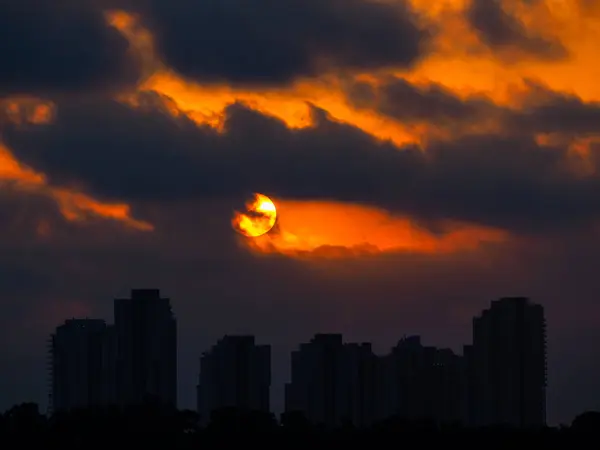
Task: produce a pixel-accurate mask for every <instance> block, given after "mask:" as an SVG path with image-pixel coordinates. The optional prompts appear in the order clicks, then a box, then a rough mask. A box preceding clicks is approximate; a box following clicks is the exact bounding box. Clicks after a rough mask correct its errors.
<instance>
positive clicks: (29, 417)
mask: <svg viewBox="0 0 600 450" xmlns="http://www.w3.org/2000/svg"><path fill="white" fill-rule="evenodd" d="M199 419H200V417H199V416H198V414H197V413H196V412H195V411H191V410H176V409H174V408H169V407H165V406H162V405H160V404H157V403H147V404H144V405H140V406H132V407H126V408H119V407H104V408H90V409H81V410H73V411H69V412H57V413H55V414H53V415H52V416H51V417H47V416H45V415H44V414H42V413H40V410H39V408H38V405H37V404H35V403H22V404H20V405H16V406H14V407H12V408H10V409H9V410H8V411H6V412H5V413H4V414H2V415H1V416H0V433H1V434H2V435H3V436H4V437H8V436H10V435H19V443H20V444H21V445H23V444H26V443H28V442H31V441H39V442H41V441H43V443H44V446H52V445H58V446H60V447H61V448H88V447H95V446H98V445H113V444H116V443H118V442H119V441H120V440H122V439H123V436H127V435H129V436H135V439H136V440H135V441H132V442H134V443H136V445H140V444H145V443H146V441H147V442H148V444H152V445H153V444H168V445H169V448H182V449H184V448H197V447H198V446H199V445H200V444H201V443H202V442H203V440H205V439H209V438H211V437H218V439H219V440H221V442H222V440H223V439H225V440H227V439H231V440H233V441H235V440H236V439H239V435H240V434H245V435H251V434H254V435H260V436H261V438H260V439H263V440H264V439H275V440H277V441H279V443H290V444H298V443H299V442H301V441H299V440H301V439H304V438H306V437H310V439H317V441H318V440H319V439H327V440H328V442H329V443H332V442H333V443H335V441H336V440H337V441H338V442H356V440H357V439H371V438H373V437H375V436H376V435H378V434H387V433H390V432H393V433H413V434H414V433H425V434H431V433H435V434H439V433H442V434H447V435H454V436H458V435H464V436H467V435H468V436H476V437H481V438H486V439H487V438H488V437H493V438H494V439H496V438H495V436H497V437H498V438H500V439H501V438H503V437H510V436H522V435H523V434H529V435H534V436H536V437H537V438H538V439H541V440H542V441H544V442H545V441H546V440H550V439H552V441H553V442H555V439H556V438H559V437H565V436H568V435H570V434H573V433H579V432H592V433H600V412H597V411H588V412H585V413H582V414H580V415H578V416H577V417H576V418H575V419H574V420H573V422H572V424H571V425H570V426H560V427H546V428H543V429H538V430H523V429H511V428H508V427H503V426H496V427H488V428H481V429H473V428H466V427H462V426H461V425H460V424H437V423H435V422H434V421H431V420H426V419H423V420H417V421H415V420H413V421H408V420H404V419H402V418H399V417H392V418H389V419H387V420H385V421H383V422H380V423H377V424H375V425H374V426H372V427H370V428H369V429H357V428H355V427H353V426H352V424H350V423H347V424H345V425H342V426H341V427H339V428H337V429H325V428H323V427H320V426H318V425H317V426H315V425H311V424H310V423H309V422H308V421H307V420H306V418H305V417H304V416H303V415H302V414H301V413H284V414H282V416H281V420H279V421H278V420H276V418H275V415H274V414H272V413H264V412H256V411H245V410H240V409H235V408H229V409H221V410H218V411H214V412H213V414H212V415H211V419H210V422H209V424H208V425H207V426H206V427H200V425H199V422H200V421H199ZM267 436H268V437H267ZM363 442H364V441H363ZM538 442H539V440H538ZM241 443H243V441H242V442H241Z"/></svg>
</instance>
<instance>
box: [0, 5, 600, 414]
mask: <svg viewBox="0 0 600 450" xmlns="http://www.w3.org/2000/svg"><path fill="white" fill-rule="evenodd" d="M0 42H1V44H0V58H1V59H2V60H1V62H0V204H1V209H0V230H1V231H2V233H1V234H0V247H1V249H0V250H1V251H0V299H1V300H0V301H1V302H2V310H1V312H2V314H1V315H0V384H1V385H2V387H3V389H2V391H1V392H0V410H4V409H6V408H8V407H9V406H11V405H12V404H14V403H16V402H21V401H36V402H39V403H40V404H41V405H42V407H45V404H46V374H45V368H46V354H45V352H46V347H45V339H46V338H47V336H48V335H49V333H51V332H52V330H53V329H54V328H55V327H56V326H57V325H59V324H60V323H61V322H62V321H64V320H65V319H67V318H71V317H86V316H87V317H99V318H106V319H107V320H108V321H112V299H113V298H115V297H120V296H123V295H127V294H128V292H129V290H130V289H131V288H143V287H148V288H152V287H156V288H160V289H161V291H162V293H163V294H164V295H165V296H168V297H170V298H171V299H172V302H173V305H174V309H175V313H176V315H177V317H178V321H179V347H180V348H179V359H180V363H179V377H180V386H179V403H180V405H179V406H180V407H193V406H194V405H195V384H196V379H197V372H198V356H199V355H200V353H201V352H202V351H204V350H206V349H207V348H208V347H209V346H210V345H211V344H212V343H213V341H215V340H216V339H217V338H218V337H220V336H221V335H223V334H225V333H253V334H256V335H257V339H258V341H259V342H261V343H271V344H272V345H273V358H274V359H273V372H274V388H273V391H272V392H273V394H272V396H273V399H274V403H275V406H276V408H278V407H279V406H278V405H280V404H281V399H282V394H281V391H282V385H283V383H284V382H285V381H286V380H287V377H288V372H289V368H288V365H289V361H288V357H289V351H290V350H291V349H292V348H293V346H295V345H296V344H297V343H299V342H302V341H306V340H308V339H309V338H310V337H311V336H312V335H313V334H314V333H315V332H343V333H344V334H345V335H346V338H347V339H348V340H351V341H352V340H360V341H373V342H374V343H375V346H376V348H377V350H378V351H380V352H384V351H387V350H388V349H389V347H390V346H391V345H393V344H394V343H395V342H396V341H397V340H398V339H399V338H400V337H402V335H404V334H421V335H422V339H423V341H424V343H425V344H428V345H436V346H449V347H451V348H453V349H454V350H455V351H457V352H462V345H463V344H467V343H469V342H470V341H471V318H472V317H473V316H474V315H476V314H478V313H479V312H480V311H481V310H482V309H483V308H486V307H488V306H489V303H490V301H491V300H494V299H495V298H498V297H501V296H512V295H524V296H530V297H531V298H532V300H533V301H535V302H538V303H541V304H543V305H544V307H545V309H546V317H547V321H548V345H549V375H548V378H549V390H548V417H549V421H550V422H551V423H558V422H565V423H566V422H570V421H571V419H572V418H573V417H574V416H575V415H576V414H578V413H580V412H582V411H583V410H586V409H594V408H595V409H600V382H599V380H600V347H598V346H597V345H596V344H597V343H598V342H600V274H599V271H600V57H599V56H600V1H596V0H410V1H409V0H407V1H403V0H53V1H48V0H0ZM253 192H259V193H262V194H265V195H268V196H269V197H270V198H271V199H273V201H274V203H275V205H276V206H277V210H278V221H277V224H276V226H275V227H274V228H273V229H272V230H271V232H269V233H268V234H266V235H263V236H261V237H259V238H256V239H252V238H247V237H244V236H242V235H240V234H239V233H236V232H235V231H234V230H233V229H232V227H231V219H232V214H233V211H234V210H235V209H236V208H237V207H238V206H239V205H240V204H243V202H244V200H245V199H247V198H248V195H249V194H251V193H253Z"/></svg>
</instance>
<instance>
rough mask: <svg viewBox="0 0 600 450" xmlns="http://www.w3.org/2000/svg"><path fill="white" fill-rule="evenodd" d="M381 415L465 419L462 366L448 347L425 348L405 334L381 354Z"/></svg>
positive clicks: (418, 340)
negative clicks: (385, 353)
mask: <svg viewBox="0 0 600 450" xmlns="http://www.w3.org/2000/svg"><path fill="white" fill-rule="evenodd" d="M382 366H383V368H382V373H383V382H382V384H381V389H382V391H383V392H382V394H381V395H380V398H381V399H382V404H381V410H382V412H381V414H380V415H381V417H382V418H386V417H392V416H396V417H401V418H404V419H409V420H415V419H433V420H435V421H437V422H440V423H452V422H456V423H457V422H461V423H464V422H465V421H466V416H467V409H466V403H465V393H466V383H465V366H464V361H463V358H462V357H461V356H458V355H456V354H454V353H453V352H452V351H451V350H449V349H438V348H435V347H425V346H423V345H422V344H421V338H420V337H419V336H409V337H405V338H403V339H402V340H400V341H399V342H398V345H396V346H395V347H394V348H393V349H392V351H391V352H390V353H389V354H388V355H385V356H383V357H382Z"/></svg>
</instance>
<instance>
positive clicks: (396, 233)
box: [240, 200, 508, 257]
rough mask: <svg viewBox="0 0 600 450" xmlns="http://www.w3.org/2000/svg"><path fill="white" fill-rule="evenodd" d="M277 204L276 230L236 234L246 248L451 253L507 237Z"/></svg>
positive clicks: (364, 212)
mask: <svg viewBox="0 0 600 450" xmlns="http://www.w3.org/2000/svg"><path fill="white" fill-rule="evenodd" d="M275 203H276V206H277V211H278V219H277V225H276V228H275V229H273V230H272V231H271V232H270V233H267V234H265V235H263V236H260V237H257V238H240V239H241V242H242V243H243V245H244V246H245V247H246V248H248V249H249V250H251V251H253V252H257V253H281V254H284V255H288V256H299V257H315V256H318V257H339V256H347V255H349V254H353V255H364V254H377V253H382V252H409V253H449V252H457V251H465V250H475V249H477V248H478V247H479V246H480V245H483V244H485V243H498V242H503V241H505V240H506V239H508V235H507V234H506V233H504V232H502V231H500V230H493V229H487V228H483V227H475V226H468V225H462V224H450V223H449V224H446V227H447V228H446V230H445V231H444V232H443V233H441V234H439V235H434V234H433V233H431V232H430V231H427V230H425V229H424V228H422V227H419V226H418V225H416V224H415V223H414V221H412V220H410V219H409V218H403V217H394V216H391V215H390V214H388V213H387V212H385V211H382V210H378V209H374V208H369V207H365V206H361V205H354V204H343V203H332V202H302V201H287V200H278V201H276V202H275Z"/></svg>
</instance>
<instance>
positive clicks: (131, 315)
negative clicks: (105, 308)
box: [114, 289, 177, 406]
mask: <svg viewBox="0 0 600 450" xmlns="http://www.w3.org/2000/svg"><path fill="white" fill-rule="evenodd" d="M114 314H115V329H116V338H117V342H118V346H117V355H116V377H117V401H118V403H119V404H120V405H135V404H141V403H143V402H145V401H147V400H152V401H158V402H161V403H164V404H168V405H172V406H176V404H177V322H176V319H175V316H174V314H173V311H172V309H171V302H170V300H169V299H168V298H162V297H161V296H160V291H159V290H158V289H133V290H132V291H131V298H129V299H116V300H115V301H114Z"/></svg>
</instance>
